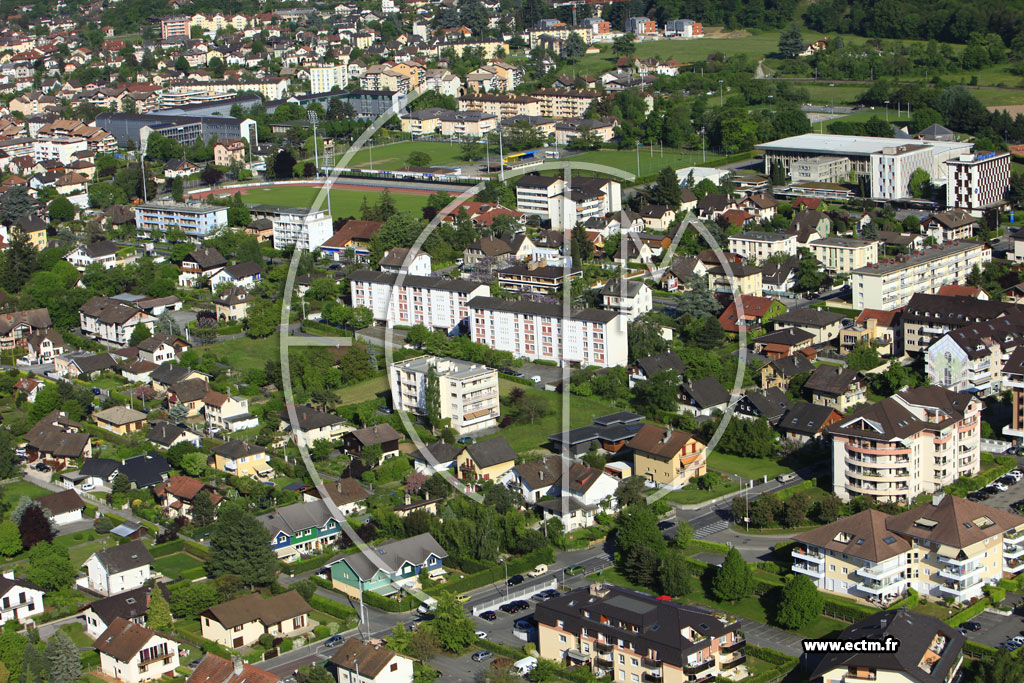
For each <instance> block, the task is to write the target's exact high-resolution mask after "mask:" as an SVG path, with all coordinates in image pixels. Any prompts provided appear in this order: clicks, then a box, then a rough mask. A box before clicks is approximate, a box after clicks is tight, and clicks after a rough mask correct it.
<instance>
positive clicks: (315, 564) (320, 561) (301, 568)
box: [281, 550, 338, 576]
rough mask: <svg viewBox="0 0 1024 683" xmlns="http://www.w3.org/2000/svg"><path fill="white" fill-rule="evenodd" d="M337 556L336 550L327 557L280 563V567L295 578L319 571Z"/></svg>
mask: <svg viewBox="0 0 1024 683" xmlns="http://www.w3.org/2000/svg"><path fill="white" fill-rule="evenodd" d="M337 554H338V553H337V550H335V552H333V553H331V554H329V555H317V556H316V557H310V558H308V559H305V560H299V561H298V562H282V563H281V566H283V567H284V570H285V571H286V572H288V573H289V574H291V575H292V576H295V575H296V574H302V573H303V572H308V571H314V570H317V569H320V568H321V567H323V566H324V565H325V564H327V563H328V562H330V561H331V560H333V559H334V557H335V555H337Z"/></svg>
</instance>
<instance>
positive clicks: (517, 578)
mask: <svg viewBox="0 0 1024 683" xmlns="http://www.w3.org/2000/svg"><path fill="white" fill-rule="evenodd" d="M525 580H526V579H524V578H523V575H522V574H515V575H514V576H510V577H508V581H506V582H505V583H506V584H507V585H509V586H518V585H519V584H521V583H522V582H523V581H525Z"/></svg>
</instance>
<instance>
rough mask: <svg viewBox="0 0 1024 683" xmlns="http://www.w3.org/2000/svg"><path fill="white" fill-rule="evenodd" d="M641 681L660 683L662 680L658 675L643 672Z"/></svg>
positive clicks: (651, 672)
mask: <svg viewBox="0 0 1024 683" xmlns="http://www.w3.org/2000/svg"><path fill="white" fill-rule="evenodd" d="M643 680H645V681H647V683H661V681H662V678H661V674H660V673H655V672H653V671H645V672H644V677H643Z"/></svg>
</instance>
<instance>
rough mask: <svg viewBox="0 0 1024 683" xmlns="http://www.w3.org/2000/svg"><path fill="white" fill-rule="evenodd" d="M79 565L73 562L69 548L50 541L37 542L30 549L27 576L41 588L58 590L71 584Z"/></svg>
mask: <svg viewBox="0 0 1024 683" xmlns="http://www.w3.org/2000/svg"><path fill="white" fill-rule="evenodd" d="M76 574H78V567H75V566H74V565H72V564H71V558H70V557H68V550H67V548H64V547H63V546H59V545H53V544H52V543H50V542H49V541H43V542H41V543H36V544H35V545H34V546H32V549H31V550H29V551H28V569H27V570H26V571H25V578H27V579H28V580H29V581H31V582H32V583H34V584H36V585H37V586H39V587H40V588H42V589H44V590H48V591H57V590H61V589H62V588H67V587H68V586H70V585H71V584H72V583H73V582H74V580H75V575H76Z"/></svg>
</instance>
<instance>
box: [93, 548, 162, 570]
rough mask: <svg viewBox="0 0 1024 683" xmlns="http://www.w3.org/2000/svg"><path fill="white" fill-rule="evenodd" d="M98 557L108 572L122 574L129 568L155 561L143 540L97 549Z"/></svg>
mask: <svg viewBox="0 0 1024 683" xmlns="http://www.w3.org/2000/svg"><path fill="white" fill-rule="evenodd" d="M96 559H97V560H99V561H100V564H102V565H103V567H104V568H105V569H106V570H107V574H120V573H121V572H125V571H128V570H129V569H135V568H137V567H144V566H146V565H147V564H149V563H150V562H152V561H153V556H152V555H150V554H149V550H148V549H147V548H146V546H145V545H143V543H142V541H129V542H128V543H124V544H122V545H115V546H112V547H110V548H107V549H106V550H99V551H97V552H96Z"/></svg>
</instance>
